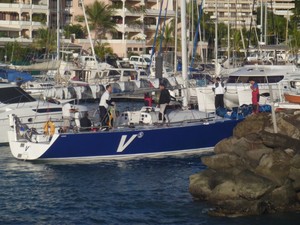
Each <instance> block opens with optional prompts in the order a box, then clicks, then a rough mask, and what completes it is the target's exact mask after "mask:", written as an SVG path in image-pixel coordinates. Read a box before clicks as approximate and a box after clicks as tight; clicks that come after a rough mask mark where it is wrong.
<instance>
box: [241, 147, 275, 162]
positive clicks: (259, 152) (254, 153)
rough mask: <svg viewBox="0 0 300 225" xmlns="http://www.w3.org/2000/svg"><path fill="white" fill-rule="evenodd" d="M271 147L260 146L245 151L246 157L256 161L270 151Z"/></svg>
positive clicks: (271, 150)
mask: <svg viewBox="0 0 300 225" xmlns="http://www.w3.org/2000/svg"><path fill="white" fill-rule="evenodd" d="M272 152H273V149H272V148H268V147H265V146H264V147H261V148H257V149H254V150H251V151H247V152H246V157H247V158H248V159H250V160H252V161H255V162H258V163H259V161H260V159H261V157H262V156H263V155H265V154H269V153H272Z"/></svg>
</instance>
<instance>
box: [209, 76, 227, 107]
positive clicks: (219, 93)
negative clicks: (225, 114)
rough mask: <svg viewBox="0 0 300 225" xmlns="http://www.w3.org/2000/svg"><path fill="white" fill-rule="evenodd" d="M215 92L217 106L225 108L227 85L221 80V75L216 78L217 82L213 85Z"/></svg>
mask: <svg viewBox="0 0 300 225" xmlns="http://www.w3.org/2000/svg"><path fill="white" fill-rule="evenodd" d="M212 89H213V92H214V93H215V108H216V109H217V108H219V107H221V108H224V93H225V91H226V88H225V85H224V83H223V82H221V79H220V77H217V78H216V82H215V83H214V86H213V88H212Z"/></svg>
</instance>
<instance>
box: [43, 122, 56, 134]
mask: <svg viewBox="0 0 300 225" xmlns="http://www.w3.org/2000/svg"><path fill="white" fill-rule="evenodd" d="M49 128H50V132H49ZM54 133H55V124H54V123H53V122H52V121H50V120H48V121H47V122H46V123H45V124H44V134H45V135H50V136H53V135H54Z"/></svg>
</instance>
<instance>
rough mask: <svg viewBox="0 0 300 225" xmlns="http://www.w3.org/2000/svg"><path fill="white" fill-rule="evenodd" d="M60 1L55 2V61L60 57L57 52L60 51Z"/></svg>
mask: <svg viewBox="0 0 300 225" xmlns="http://www.w3.org/2000/svg"><path fill="white" fill-rule="evenodd" d="M59 3H60V0H57V2H56V33H57V34H56V38H57V40H56V42H57V44H56V52H57V56H56V59H57V60H59V59H60V56H59V50H60V29H59V28H60V6H59Z"/></svg>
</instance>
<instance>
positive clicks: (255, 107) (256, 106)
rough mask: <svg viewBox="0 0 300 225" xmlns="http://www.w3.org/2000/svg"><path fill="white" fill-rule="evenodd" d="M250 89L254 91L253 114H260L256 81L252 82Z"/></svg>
mask: <svg viewBox="0 0 300 225" xmlns="http://www.w3.org/2000/svg"><path fill="white" fill-rule="evenodd" d="M250 88H251V90H252V107H253V113H254V114H256V113H258V112H259V89H258V84H257V83H256V82H255V81H254V80H250Z"/></svg>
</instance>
